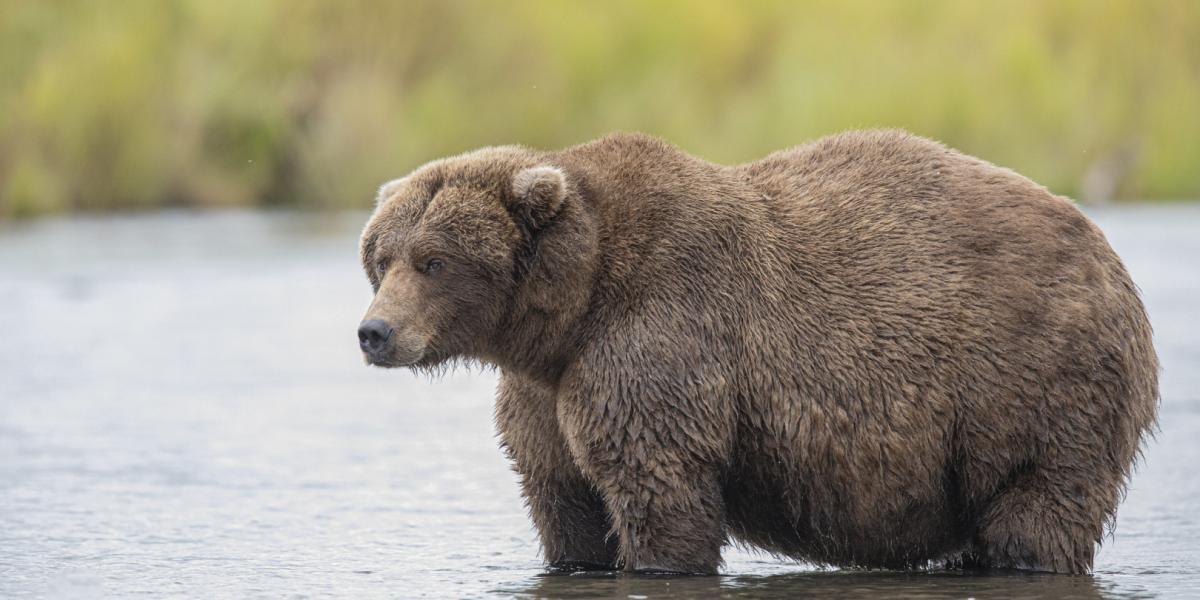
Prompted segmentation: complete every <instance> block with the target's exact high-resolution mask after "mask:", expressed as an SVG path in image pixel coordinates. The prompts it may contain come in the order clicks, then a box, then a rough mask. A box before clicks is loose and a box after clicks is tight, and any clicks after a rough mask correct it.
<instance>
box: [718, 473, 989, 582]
mask: <svg viewBox="0 0 1200 600" xmlns="http://www.w3.org/2000/svg"><path fill="white" fill-rule="evenodd" d="M750 462H757V464H758V465H763V464H769V465H773V466H774V467H776V468H778V467H782V463H781V462H780V461H777V460H772V461H768V462H765V463H764V462H758V461H750ZM738 467H741V468H738ZM780 470H783V469H780ZM730 473H731V475H730V476H729V477H727V479H726V481H725V486H724V499H725V508H726V520H727V525H728V528H729V533H730V534H731V536H732V537H733V538H735V539H737V540H739V541H741V542H744V543H746V544H749V545H751V546H755V547H758V548H761V549H763V550H767V551H769V552H772V553H776V554H781V555H785V556H788V557H791V558H794V559H798V560H804V561H809V562H815V563H822V564H831V565H856V566H870V567H883V568H913V567H923V566H926V564H927V563H928V562H929V561H934V560H938V559H941V558H958V557H957V553H959V552H961V551H965V550H967V549H968V546H969V543H970V532H969V526H968V525H967V524H966V523H967V519H966V518H965V515H964V514H963V511H961V510H959V509H958V508H957V507H955V506H954V504H953V500H952V499H951V498H949V496H950V494H947V493H945V492H944V491H942V490H936V491H931V490H929V489H927V488H926V489H924V490H923V491H913V490H910V491H909V493H904V494H894V495H892V497H886V498H885V497H868V496H865V495H859V494H856V492H861V493H864V494H869V493H870V492H869V491H868V489H867V488H869V487H871V486H866V487H865V488H864V489H861V490H860V489H856V486H855V485H854V484H853V482H848V481H846V480H845V479H844V478H840V477H838V476H837V474H829V473H826V474H823V475H820V476H806V475H804V474H802V473H800V472H799V470H796V471H793V472H791V473H787V472H770V470H768V471H767V472H763V470H762V469H761V468H757V469H756V468H755V467H750V466H749V465H748V464H745V463H743V464H741V465H738V464H736V463H735V465H734V468H732V469H731V470H730ZM876 489H877V488H876Z"/></svg>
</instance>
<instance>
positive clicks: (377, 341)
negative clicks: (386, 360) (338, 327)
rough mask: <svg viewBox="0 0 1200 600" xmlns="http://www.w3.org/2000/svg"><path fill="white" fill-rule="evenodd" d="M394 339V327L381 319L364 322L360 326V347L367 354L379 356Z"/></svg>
mask: <svg viewBox="0 0 1200 600" xmlns="http://www.w3.org/2000/svg"><path fill="white" fill-rule="evenodd" d="M391 337H392V326H391V325H388V324H387V323H386V322H384V321H382V320H380V319H371V320H369V321H363V322H362V324H361V325H359V326H358V347H359V348H362V351H363V352H366V353H367V354H377V353H378V352H379V351H380V350H383V348H384V346H386V345H387V341H388V339H389V338H391Z"/></svg>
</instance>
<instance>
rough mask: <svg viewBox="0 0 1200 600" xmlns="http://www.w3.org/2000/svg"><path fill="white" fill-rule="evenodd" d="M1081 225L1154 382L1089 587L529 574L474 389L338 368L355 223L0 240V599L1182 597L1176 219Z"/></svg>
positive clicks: (832, 577) (476, 385) (531, 565)
mask: <svg viewBox="0 0 1200 600" xmlns="http://www.w3.org/2000/svg"><path fill="white" fill-rule="evenodd" d="M1093 217H1094V218H1095V219H1096V220H1097V221H1098V222H1099V223H1100V224H1101V226H1102V227H1103V228H1104V229H1105V231H1106V232H1107V233H1108V235H1109V238H1110V240H1111V242H1112V244H1113V245H1114V246H1115V247H1116V249H1117V250H1118V252H1120V253H1121V255H1122V256H1123V257H1124V258H1125V260H1126V262H1127V265H1128V266H1129V269H1130V271H1131V272H1132V273H1133V276H1134V279H1135V280H1136V281H1137V283H1138V284H1139V285H1140V286H1141V288H1142V290H1143V291H1144V293H1145V298H1146V302H1147V304H1148V306H1149V310H1150V314H1151V317H1152V319H1153V322H1154V326H1155V330H1156V336H1157V346H1158V350H1159V353H1160V355H1161V357H1162V362H1163V366H1164V370H1163V379H1162V390H1163V404H1162V411H1161V417H1160V419H1161V429H1162V430H1161V432H1160V433H1159V434H1158V436H1157V438H1156V439H1155V440H1154V441H1153V442H1152V443H1151V444H1150V445H1149V447H1148V448H1147V450H1146V453H1145V460H1144V462H1143V463H1142V465H1141V467H1140V468H1139V469H1138V471H1137V474H1136V476H1135V477H1134V479H1133V484H1132V486H1131V488H1130V490H1129V494H1128V497H1127V499H1126V501H1125V503H1124V505H1123V506H1122V508H1121V511H1120V513H1119V517H1118V522H1117V528H1116V531H1115V534H1114V535H1113V536H1112V538H1111V539H1109V540H1108V541H1107V543H1106V544H1105V545H1104V547H1103V548H1102V549H1101V550H1100V553H1099V556H1098V558H1097V560H1096V569H1095V575H1094V576H1092V577H1061V576H1059V577H1056V576H1034V575H1014V576H989V577H982V576H969V575H963V574H958V573H944V572H943V573H937V572H934V573H912V574H905V573H881V572H856V571H821V570H818V569H815V568H814V567H812V566H808V565H802V564H796V563H792V562H787V561H783V560H777V559H775V558H772V557H769V556H764V555H758V554H754V553H751V552H747V551H742V550H737V549H727V551H726V558H727V565H726V567H725V569H724V574H723V575H722V576H720V577H693V578H654V577H627V576H619V575H607V576H596V575H577V576H542V575H541V573H542V566H541V562H540V559H539V557H538V550H537V546H536V543H535V535H534V533H533V531H532V530H531V528H530V525H529V521H528V519H527V518H526V515H525V511H524V508H523V507H522V504H521V501H520V498H519V496H518V492H517V485H516V481H515V479H514V476H513V475H512V473H511V472H510V471H509V469H508V467H507V465H506V463H505V461H504V459H503V458H502V456H501V454H500V452H499V450H498V449H497V448H496V440H495V436H494V432H493V428H492V423H491V406H492V404H491V396H492V391H493V388H494V387H495V382H496V380H495V375H494V374H493V373H489V372H483V371H479V370H476V371H458V372H455V373H451V374H449V375H447V376H445V377H444V378H442V379H441V380H439V381H429V380H427V379H425V378H422V377H418V376H414V375H411V374H409V373H407V372H405V371H381V370H375V369H368V368H366V367H364V366H363V364H362V360H361V359H360V357H359V353H358V350H357V347H356V340H355V328H356V326H357V322H358V319H359V317H360V315H361V313H362V311H363V309H364V308H365V307H366V305H367V303H368V301H369V296H370V292H369V289H368V285H367V283H366V281H365V279H364V278H363V276H362V275H361V273H360V271H359V267H358V264H357V256H356V252H357V235H358V230H359V228H360V227H361V225H362V223H363V221H364V219H365V215H361V214H347V215H336V216H330V215H290V214H258V213H222V214H207V215H195V214H186V213H182V214H162V215H155V216H138V217H120V218H103V219H78V220H50V221H40V222H35V223H30V224H20V225H7V226H0V597H4V598H10V597H62V598H77V597H124V596H151V597H169V596H186V597H204V598H220V597H238V598H240V597H258V596H262V597H275V598H278V597H326V596H334V597H346V598H371V597H422V596H430V597H479V596H487V595H516V596H522V597H570V598H586V597H597V596H599V597H609V598H641V597H663V596H677V597H724V598H733V597H778V598H793V597H816V598H827V597H842V598H854V597H875V596H881V595H882V596H906V597H921V598H966V597H979V598H985V597H995V598H1012V597H1047V598H1142V597H1188V596H1191V597H1200V526H1198V523H1197V514H1200V477H1198V475H1200V473H1198V471H1197V463H1198V462H1200V369H1197V367H1198V366H1200V336H1198V335H1197V334H1198V332H1200V329H1198V325H1200V323H1198V322H1197V316H1196V306H1197V305H1198V304H1200V302H1198V300H1200V208H1195V207H1171V208H1144V209H1119V210H1117V209H1112V210H1105V211H1098V212H1096V211H1094V212H1093Z"/></svg>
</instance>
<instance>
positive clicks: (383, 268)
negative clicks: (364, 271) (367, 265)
mask: <svg viewBox="0 0 1200 600" xmlns="http://www.w3.org/2000/svg"><path fill="white" fill-rule="evenodd" d="M387 270H388V261H387V260H380V261H379V262H376V263H375V272H376V273H378V274H379V278H380V279H383V276H384V275H387Z"/></svg>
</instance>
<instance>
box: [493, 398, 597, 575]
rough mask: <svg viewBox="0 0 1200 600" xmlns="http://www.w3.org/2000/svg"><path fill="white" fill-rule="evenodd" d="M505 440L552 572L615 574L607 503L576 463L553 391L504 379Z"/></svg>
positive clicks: (501, 424)
mask: <svg viewBox="0 0 1200 600" xmlns="http://www.w3.org/2000/svg"><path fill="white" fill-rule="evenodd" d="M496 425H497V428H498V429H499V431H500V438H501V442H502V444H503V445H504V448H505V451H506V452H507V453H508V456H509V458H510V459H512V461H513V469H514V470H515V471H516V472H517V473H518V474H519V475H520V476H521V493H522V495H523V496H524V497H525V503H526V505H527V506H528V507H529V514H530V517H531V518H532V519H533V523H534V527H536V528H537V531H538V536H539V538H540V539H541V542H542V555H543V557H544V558H545V559H546V562H547V563H548V564H549V566H550V567H551V568H552V569H558V570H569V571H577V570H612V569H615V568H616V561H617V540H616V537H615V536H613V535H611V531H612V521H611V519H609V516H608V511H607V509H606V508H605V506H604V500H603V499H602V498H601V497H600V493H599V492H598V491H596V488H595V487H594V486H593V485H592V484H591V483H590V482H589V481H588V480H587V479H586V478H584V476H583V473H581V472H580V470H579V467H577V466H576V465H575V462H574V460H573V459H572V457H571V453H570V451H569V450H568V449H567V445H566V442H565V441H564V439H563V436H562V434H561V433H560V431H559V427H558V417H557V414H556V409H555V402H554V397H553V394H552V393H551V391H550V390H549V389H548V388H547V387H546V386H543V385H541V384H538V383H536V382H533V381H530V380H527V379H524V378H520V377H515V376H510V375H507V374H506V375H504V376H502V377H501V379H500V388H499V393H498V395H497V399H496Z"/></svg>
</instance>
